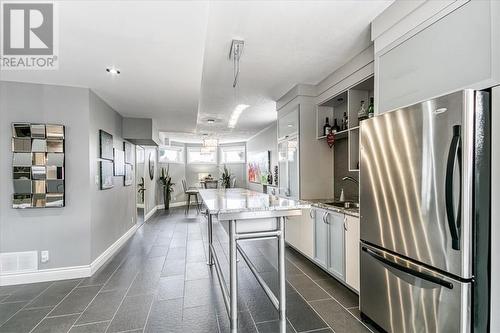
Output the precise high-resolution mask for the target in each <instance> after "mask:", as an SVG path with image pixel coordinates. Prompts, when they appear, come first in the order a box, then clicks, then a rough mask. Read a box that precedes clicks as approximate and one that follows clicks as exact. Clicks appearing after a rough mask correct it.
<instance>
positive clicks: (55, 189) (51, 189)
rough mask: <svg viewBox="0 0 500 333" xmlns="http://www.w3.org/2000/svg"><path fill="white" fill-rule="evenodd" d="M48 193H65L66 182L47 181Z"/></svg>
mask: <svg viewBox="0 0 500 333" xmlns="http://www.w3.org/2000/svg"><path fill="white" fill-rule="evenodd" d="M47 193H64V181H63V180H47Z"/></svg>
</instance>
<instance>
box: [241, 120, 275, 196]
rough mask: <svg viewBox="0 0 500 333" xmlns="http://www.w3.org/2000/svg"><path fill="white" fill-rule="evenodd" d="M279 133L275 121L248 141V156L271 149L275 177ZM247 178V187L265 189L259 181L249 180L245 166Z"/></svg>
mask: <svg viewBox="0 0 500 333" xmlns="http://www.w3.org/2000/svg"><path fill="white" fill-rule="evenodd" d="M277 149H278V133H277V124H276V122H273V123H272V124H271V125H270V126H269V127H267V128H266V129H264V130H263V131H261V132H259V133H258V134H257V135H255V136H254V137H253V138H251V139H250V140H248V141H247V156H248V154H251V153H260V152H263V151H267V150H270V151H271V171H272V172H273V179H274V166H275V165H278V151H277ZM245 179H246V181H247V187H248V188H249V189H250V190H253V191H259V192H262V191H263V188H262V187H263V186H262V185H261V184H257V183H251V182H249V181H248V174H247V172H246V168H245Z"/></svg>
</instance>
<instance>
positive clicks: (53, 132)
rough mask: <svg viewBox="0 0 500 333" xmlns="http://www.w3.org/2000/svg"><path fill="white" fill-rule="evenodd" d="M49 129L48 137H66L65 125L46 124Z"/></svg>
mask: <svg viewBox="0 0 500 333" xmlns="http://www.w3.org/2000/svg"><path fill="white" fill-rule="evenodd" d="M45 128H46V131H47V139H61V140H62V139H64V126H62V125H50V124H47V125H45Z"/></svg>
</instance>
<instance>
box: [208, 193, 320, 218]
mask: <svg viewBox="0 0 500 333" xmlns="http://www.w3.org/2000/svg"><path fill="white" fill-rule="evenodd" d="M199 193H200V197H201V199H202V200H203V202H204V203H205V206H206V207H207V209H208V211H209V213H210V214H227V213H244V212H260V211H280V210H282V211H285V210H295V209H303V208H310V207H311V204H310V203H309V202H305V201H302V200H300V201H299V200H292V199H286V198H280V197H278V196H275V195H271V194H265V193H261V192H256V191H251V190H247V189H243V188H230V189H202V190H200V192H199Z"/></svg>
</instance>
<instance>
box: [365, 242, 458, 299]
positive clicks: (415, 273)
mask: <svg viewBox="0 0 500 333" xmlns="http://www.w3.org/2000/svg"><path fill="white" fill-rule="evenodd" d="M361 249H362V250H363V251H364V252H366V253H368V254H369V255H370V256H372V257H373V258H374V259H376V260H378V261H380V262H381V263H383V264H385V265H387V266H390V267H392V268H394V269H396V270H398V271H401V272H403V273H407V274H410V275H412V276H415V277H417V278H419V279H422V280H425V281H428V282H431V283H434V284H438V285H440V286H443V287H445V288H448V289H453V283H451V282H448V281H445V280H443V279H440V278H438V277H435V276H432V275H430V274H427V273H423V272H420V271H417V270H414V269H411V268H410V267H407V266H404V265H400V264H398V263H397V262H394V261H392V260H389V259H387V258H385V257H384V256H382V255H380V254H378V253H377V252H375V251H373V250H370V249H369V248H367V247H364V246H363V247H362V248H361Z"/></svg>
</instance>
